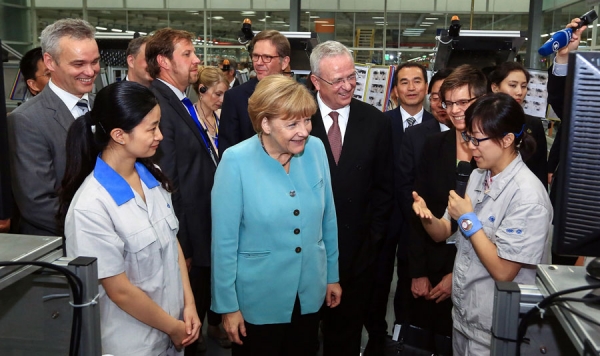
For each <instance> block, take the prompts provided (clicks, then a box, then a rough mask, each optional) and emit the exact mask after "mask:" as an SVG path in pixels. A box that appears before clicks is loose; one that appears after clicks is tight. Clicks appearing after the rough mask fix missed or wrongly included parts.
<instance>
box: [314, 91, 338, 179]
mask: <svg viewBox="0 0 600 356" xmlns="http://www.w3.org/2000/svg"><path fill="white" fill-rule="evenodd" d="M315 100H316V99H315ZM311 121H312V131H311V133H310V134H311V135H312V136H315V137H318V138H319V139H321V141H323V145H324V146H325V152H326V153H327V160H328V161H329V170H330V171H331V175H333V174H334V173H335V172H336V171H337V165H336V164H335V160H334V159H333V153H332V152H331V146H330V145H329V138H328V137H327V131H325V124H324V123H323V117H322V116H321V110H320V109H318V108H317V112H316V113H315V114H314V115H313V116H312V120H311ZM343 152H344V148H343V146H342V154H343ZM340 159H341V158H340Z"/></svg>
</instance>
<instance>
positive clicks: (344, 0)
mask: <svg viewBox="0 0 600 356" xmlns="http://www.w3.org/2000/svg"><path fill="white" fill-rule="evenodd" d="M384 1H385V0H340V10H342V11H383V8H384Z"/></svg>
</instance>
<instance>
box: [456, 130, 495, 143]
mask: <svg viewBox="0 0 600 356" xmlns="http://www.w3.org/2000/svg"><path fill="white" fill-rule="evenodd" d="M460 134H461V135H462V138H463V140H465V142H471V143H472V144H473V146H475V147H477V146H479V143H480V142H482V141H487V140H489V139H491V137H484V138H476V137H473V136H470V135H469V134H467V133H466V132H461V133H460Z"/></svg>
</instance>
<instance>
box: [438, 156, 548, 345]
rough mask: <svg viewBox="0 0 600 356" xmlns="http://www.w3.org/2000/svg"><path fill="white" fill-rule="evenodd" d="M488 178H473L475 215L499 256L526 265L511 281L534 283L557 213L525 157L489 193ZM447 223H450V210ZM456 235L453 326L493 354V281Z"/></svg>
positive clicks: (477, 172) (469, 245)
mask: <svg viewBox="0 0 600 356" xmlns="http://www.w3.org/2000/svg"><path fill="white" fill-rule="evenodd" d="M486 173H487V170H483V169H476V170H474V171H473V173H471V176H470V178H469V183H468V185H467V194H468V195H469V197H470V198H471V202H472V203H473V210H474V212H475V214H476V215H477V217H478V218H479V221H481V224H482V225H483V231H484V232H485V235H486V236H487V237H488V238H489V239H490V241H492V242H493V243H494V244H495V245H496V248H497V253H498V257H500V258H503V259H505V260H508V261H513V262H518V263H522V264H524V266H523V267H522V268H521V270H520V271H519V273H517V275H516V277H515V278H514V279H513V281H514V282H516V283H521V284H535V271H536V267H535V266H536V265H537V264H539V263H544V262H546V261H545V260H546V259H547V257H546V254H545V251H546V244H547V243H548V231H549V228H550V224H551V222H552V212H553V210H552V205H551V203H550V199H549V198H548V193H547V191H546V189H545V187H544V186H543V185H542V183H541V182H540V180H539V179H538V178H537V177H536V176H535V175H534V174H533V173H532V172H531V171H530V170H529V168H527V166H526V165H525V163H524V162H523V160H522V158H521V155H518V156H517V157H516V158H515V159H514V160H513V161H512V162H511V163H510V164H509V165H508V166H507V167H506V168H505V169H504V170H503V171H502V172H500V173H499V174H498V175H496V177H494V178H493V183H492V184H491V187H490V188H489V191H486V190H485V181H486ZM444 218H445V219H447V220H450V215H449V214H448V210H446V213H445V214H444ZM454 235H455V236H456V237H457V238H456V248H457V254H456V260H455V261H454V271H453V275H452V302H453V304H454V308H453V309H452V319H453V326H454V329H455V332H456V331H458V332H460V333H462V334H463V335H464V336H466V337H467V338H468V339H471V340H473V341H475V342H477V343H479V344H480V345H483V346H484V347H487V348H488V349H489V347H490V345H491V328H492V314H493V308H494V304H493V303H494V283H495V281H494V279H493V278H492V276H491V275H490V274H489V272H488V271H487V269H486V268H485V266H484V265H483V264H482V263H481V261H480V260H479V257H478V256H477V253H476V252H475V249H474V248H473V244H472V243H471V241H470V240H468V239H466V238H465V237H464V236H463V234H462V232H461V231H460V230H458V231H457V232H456V233H455V234H454ZM462 346H464V347H463V348H464V349H465V350H466V351H467V353H466V354H473V355H481V353H480V352H481V351H480V350H479V351H474V350H469V347H468V346H465V345H462ZM471 351H472V352H471Z"/></svg>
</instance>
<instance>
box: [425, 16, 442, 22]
mask: <svg viewBox="0 0 600 356" xmlns="http://www.w3.org/2000/svg"><path fill="white" fill-rule="evenodd" d="M425 20H429V21H435V20H439V18H437V17H426V18H425Z"/></svg>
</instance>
